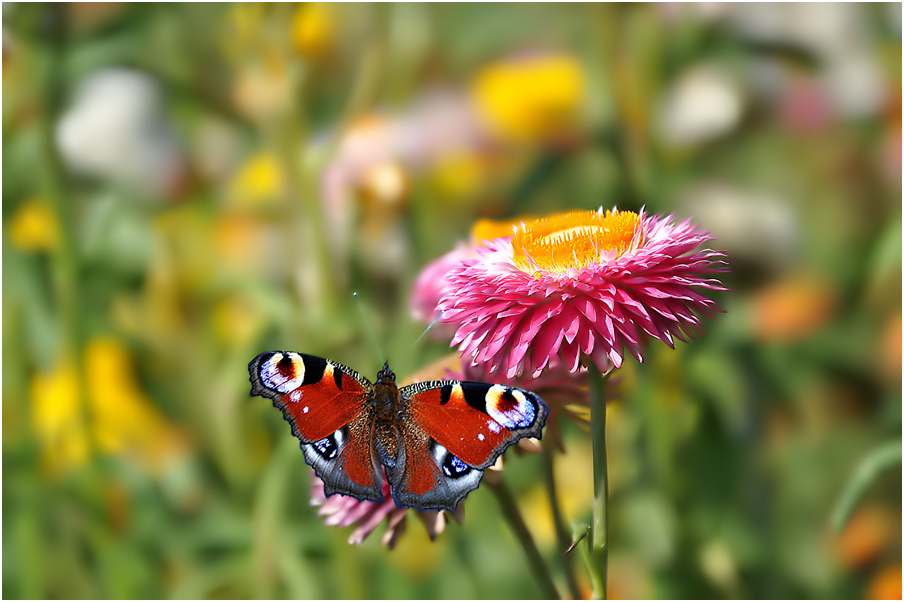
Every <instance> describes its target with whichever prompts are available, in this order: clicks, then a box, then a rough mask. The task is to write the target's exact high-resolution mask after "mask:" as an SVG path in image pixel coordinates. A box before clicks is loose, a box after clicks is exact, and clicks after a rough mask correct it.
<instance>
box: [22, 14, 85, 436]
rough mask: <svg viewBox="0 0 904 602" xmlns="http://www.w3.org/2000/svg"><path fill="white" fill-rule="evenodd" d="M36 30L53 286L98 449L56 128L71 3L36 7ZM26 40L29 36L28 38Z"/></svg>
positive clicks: (38, 118)
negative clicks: (54, 235) (55, 237)
mask: <svg viewBox="0 0 904 602" xmlns="http://www.w3.org/2000/svg"><path fill="white" fill-rule="evenodd" d="M30 9H31V10H30V13H29V17H30V19H29V21H30V22H29V23H28V24H27V25H28V27H29V29H30V30H31V33H33V34H36V35H34V37H33V38H32V39H33V40H35V47H33V52H32V53H31V58H32V63H33V64H32V73H33V74H34V77H35V87H34V90H33V94H34V99H35V123H36V126H37V131H38V144H39V148H40V153H41V157H42V159H43V161H42V163H43V165H44V167H45V170H46V171H45V176H46V177H45V178H44V194H45V195H46V199H47V202H48V203H49V204H50V206H51V208H52V209H53V212H54V214H55V215H56V216H57V219H58V222H59V224H58V225H59V244H58V245H57V247H56V248H55V249H54V251H53V255H52V266H53V267H52V269H53V287H54V292H55V294H56V299H55V301H56V308H57V311H58V315H59V318H60V321H61V331H62V333H63V335H62V336H63V342H62V354H61V356H62V357H63V358H71V361H72V365H73V367H74V369H75V374H76V393H77V397H78V399H79V400H80V402H81V403H80V404H79V407H80V410H81V412H82V416H81V418H82V420H83V424H84V425H85V427H86V432H87V433H88V437H87V440H88V444H89V445H91V446H92V447H93V440H92V437H91V433H92V432H93V429H91V428H90V426H89V425H90V424H91V423H90V411H91V410H90V407H89V406H90V404H88V401H87V395H86V392H85V379H84V357H83V355H84V354H83V347H84V333H83V332H82V327H81V324H82V321H81V319H80V317H81V316H80V310H81V303H80V301H81V292H80V290H79V276H80V272H81V266H80V262H79V249H78V245H77V244H76V234H75V221H76V220H75V214H74V211H73V207H72V199H71V198H70V197H69V190H68V178H67V176H66V169H65V167H64V166H63V161H62V159H61V158H60V155H59V152H58V151H57V146H56V138H55V135H54V126H55V125H56V119H57V114H58V113H59V101H60V99H62V98H64V94H63V90H62V82H63V81H65V78H64V76H63V60H64V57H65V45H66V29H67V28H66V6H65V5H63V4H51V3H41V4H33V5H31V6H30ZM23 39H24V38H23Z"/></svg>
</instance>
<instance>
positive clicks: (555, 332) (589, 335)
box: [438, 209, 726, 378]
mask: <svg viewBox="0 0 904 602" xmlns="http://www.w3.org/2000/svg"><path fill="white" fill-rule="evenodd" d="M711 238H712V237H711V236H710V235H709V234H708V233H705V232H702V231H700V230H698V229H697V228H696V227H695V226H693V225H692V224H691V223H690V222H689V221H687V220H686V221H683V222H681V223H679V224H677V225H676V224H673V223H672V219H671V217H662V216H649V215H647V214H645V213H644V212H643V211H642V212H641V213H640V214H639V215H638V214H636V213H633V212H629V211H618V210H617V209H614V210H612V211H606V212H605V213H604V212H603V210H602V209H600V210H599V211H586V212H572V213H565V214H559V215H554V216H551V217H547V218H542V219H538V220H535V221H532V222H530V223H527V224H524V223H522V224H521V225H520V226H519V227H517V228H516V229H515V232H514V234H513V235H512V236H511V237H510V238H498V239H495V240H492V241H485V242H484V243H483V246H482V247H481V248H479V249H478V250H477V252H478V257H477V258H476V259H470V260H464V261H462V262H461V263H460V264H459V265H458V266H457V267H455V268H453V269H452V271H451V272H450V273H448V274H447V275H446V279H447V280H448V281H449V283H450V284H449V286H448V287H446V289H445V290H444V293H445V296H444V297H443V298H442V299H441V300H440V302H439V304H438V309H440V310H442V311H443V312H444V315H443V321H444V322H449V323H452V324H454V325H455V327H456V333H455V337H454V338H453V340H452V345H453V346H454V345H458V346H459V350H460V352H461V354H462V356H463V357H470V358H471V361H472V363H474V364H481V363H488V364H489V372H490V373H495V372H496V371H498V370H503V371H504V372H505V374H506V376H507V377H508V378H513V377H515V376H517V375H520V374H521V373H522V372H523V371H524V370H525V369H527V371H528V373H530V374H533V375H534V376H536V375H539V374H540V373H541V372H542V371H543V369H544V368H546V366H547V365H548V364H549V363H550V361H551V360H552V359H553V358H555V357H559V358H560V359H561V361H562V362H563V363H564V364H565V366H566V368H567V369H568V370H570V371H572V372H574V371H577V370H578V367H579V366H580V364H581V358H582V357H584V358H585V359H586V358H588V357H589V358H590V359H591V360H592V361H593V362H594V363H595V364H596V366H597V367H598V368H599V369H600V371H602V372H604V373H605V372H608V371H609V370H611V369H612V368H613V367H619V366H621V364H622V361H623V359H624V350H625V349H627V350H628V352H630V353H631V355H633V356H634V357H635V358H637V360H638V361H643V357H644V347H645V345H646V344H647V341H648V339H649V337H653V338H657V339H660V340H662V341H663V342H665V343H666V344H668V345H669V346H670V347H674V339H678V340H680V341H684V340H685V336H687V337H693V335H694V334H696V333H698V332H699V331H700V326H701V320H700V318H701V317H706V318H711V317H713V312H721V309H719V306H718V305H717V304H716V303H715V302H714V301H713V300H711V299H709V298H707V297H706V296H704V294H703V292H705V291H707V290H725V288H724V287H723V286H722V284H721V283H720V282H719V281H718V280H717V279H715V278H713V277H712V276H714V275H715V274H716V273H718V272H723V271H725V269H726V268H725V262H724V261H721V258H722V257H723V254H722V253H721V252H718V251H713V250H710V249H699V250H696V251H695V249H697V247H698V246H700V245H701V244H702V243H704V242H706V241H708V240H711Z"/></svg>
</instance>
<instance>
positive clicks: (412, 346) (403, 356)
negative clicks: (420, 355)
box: [392, 312, 443, 372]
mask: <svg viewBox="0 0 904 602" xmlns="http://www.w3.org/2000/svg"><path fill="white" fill-rule="evenodd" d="M442 316H443V312H439V313H438V314H436V317H435V318H433V321H432V322H430V326H428V327H427V328H425V329H424V332H422V333H421V336H419V337H418V338H417V340H416V341H415V342H414V343H412V344H411V347H409V348H408V351H406V352H405V353H403V354H402V357H401V358H400V359H399V361H398V362H396V365H395V366H394V367H393V368H392V371H393V372H395V369H396V368H398V367H399V364H401V363H402V360H403V359H405V356H406V355H408V352H410V351H411V350H412V349H414V346H415V345H417V344H418V343H419V342H420V341H421V339H423V338H424V335H425V334H427V333H428V332H430V329H431V328H433V325H434V324H436V321H437V320H439V319H440V318H441V317H442Z"/></svg>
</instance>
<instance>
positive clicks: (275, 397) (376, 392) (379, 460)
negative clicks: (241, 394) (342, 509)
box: [248, 351, 549, 511]
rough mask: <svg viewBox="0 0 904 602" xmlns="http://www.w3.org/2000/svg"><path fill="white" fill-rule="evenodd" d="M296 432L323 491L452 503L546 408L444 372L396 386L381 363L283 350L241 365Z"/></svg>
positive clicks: (530, 397) (517, 393) (537, 423)
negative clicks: (368, 366)
mask: <svg viewBox="0 0 904 602" xmlns="http://www.w3.org/2000/svg"><path fill="white" fill-rule="evenodd" d="M248 368H249V372H250V374H251V394H252V395H260V396H263V397H268V398H270V399H271V400H272V401H273V405H274V406H276V407H277V408H279V409H280V410H281V411H282V412H283V416H284V417H285V419H286V421H287V422H289V424H290V425H291V426H292V433H293V434H294V435H295V436H296V437H298V439H299V441H300V442H301V449H302V451H303V452H304V457H305V461H306V462H307V463H308V464H310V465H311V466H312V467H313V468H314V471H315V473H316V474H317V476H318V477H320V479H321V480H322V481H323V485H324V493H325V494H326V495H332V494H336V493H339V494H342V495H349V496H352V497H355V498H358V499H360V500H370V501H374V502H379V501H382V499H383V493H382V485H383V475H384V474H385V477H386V480H387V481H388V483H389V485H390V487H391V490H392V495H393V498H394V500H395V502H396V504H397V505H399V506H409V507H412V508H416V509H419V510H427V509H444V510H450V511H454V510H455V508H456V507H457V506H458V503H459V502H460V501H461V500H462V499H463V498H464V497H465V496H466V495H467V494H468V493H469V492H470V491H472V490H474V489H476V488H477V486H478V485H479V483H480V479H481V478H482V477H483V471H484V470H485V469H487V468H488V467H490V466H492V465H493V463H495V461H496V459H497V458H498V457H499V456H500V455H501V454H502V453H503V452H504V451H505V449H506V448H508V447H509V446H510V445H513V444H514V443H516V442H517V441H518V440H520V439H522V438H524V437H537V438H539V437H540V436H541V433H542V428H543V425H544V423H545V422H546V418H547V416H548V415H549V408H548V407H547V406H546V404H544V403H543V401H542V400H541V399H540V398H539V397H537V396H536V395H535V394H533V393H531V392H530V391H526V390H524V389H518V388H515V387H508V386H505V385H493V384H489V383H475V382H468V381H456V380H443V381H429V382H420V383H415V384H413V385H408V386H406V387H402V388H399V387H398V385H397V384H396V382H395V379H396V377H395V373H394V372H393V371H392V370H391V369H390V368H389V366H388V365H386V364H384V366H383V369H382V370H380V372H379V373H378V374H377V379H376V382H374V383H371V382H370V381H368V380H367V379H365V378H363V377H361V376H360V375H358V373H356V372H355V371H354V370H351V369H350V368H348V367H347V366H344V365H342V364H339V363H336V362H332V361H330V360H326V359H323V358H319V357H316V356H312V355H306V354H301V353H295V352H291V351H269V352H266V353H262V354H260V355H259V356H257V357H256V358H255V359H254V360H253V361H252V362H251V364H250V365H249V367H248Z"/></svg>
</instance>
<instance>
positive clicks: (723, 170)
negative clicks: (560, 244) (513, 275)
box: [2, 3, 901, 599]
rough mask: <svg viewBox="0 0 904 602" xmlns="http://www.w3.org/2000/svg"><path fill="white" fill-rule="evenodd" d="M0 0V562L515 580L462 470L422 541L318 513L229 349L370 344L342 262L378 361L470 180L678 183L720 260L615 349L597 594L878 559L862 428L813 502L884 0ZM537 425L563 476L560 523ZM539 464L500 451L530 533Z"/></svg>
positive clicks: (889, 383) (869, 416)
mask: <svg viewBox="0 0 904 602" xmlns="http://www.w3.org/2000/svg"><path fill="white" fill-rule="evenodd" d="M783 10H790V11H800V12H790V13H782V12H780V11H783ZM770 11H771V12H770ZM806 11H812V12H806ZM3 17H4V32H3V80H4V81H3V83H4V84H5V86H4V92H3V100H4V102H3V145H4V151H5V152H4V153H3V159H2V160H3V170H4V176H5V177H4V178H3V255H2V268H3V327H4V328H3V351H4V353H3V358H2V362H3V366H2V367H3V375H4V376H3V493H2V496H3V506H2V507H3V510H2V511H3V519H4V520H3V524H4V529H3V534H2V538H3V552H4V554H3V596H4V597H12V598H45V597H65V598H96V597H104V598H106V597H115V598H210V597H235V598H244V597H293V598H450V599H452V598H454V599H463V598H475V597H480V598H532V597H537V596H538V593H537V589H536V586H535V583H534V581H533V578H532V575H531V574H530V570H529V567H528V565H527V562H526V560H525V559H524V557H523V554H522V551H521V550H520V549H519V548H518V546H517V543H516V541H515V539H514V538H513V536H512V535H511V534H510V533H509V532H508V531H507V530H506V528H505V527H504V525H503V523H502V521H501V520H500V515H499V510H498V507H497V505H496V503H495V501H494V500H492V499H491V497H492V496H489V495H487V492H486V491H483V489H480V490H478V491H476V492H474V493H472V494H471V495H470V496H469V498H468V501H467V503H466V504H465V506H466V518H465V521H464V524H463V525H461V526H459V525H457V524H454V523H453V524H451V525H449V526H448V528H447V529H446V531H445V532H444V533H442V534H441V535H440V536H439V538H438V540H437V541H436V542H433V543H431V542H430V541H429V539H428V538H427V536H426V533H425V532H424V530H423V529H422V528H421V526H420V525H419V524H418V522H417V521H411V520H409V521H408V525H407V532H406V533H405V534H404V535H403V536H402V537H401V538H400V541H399V545H398V547H397V548H396V549H395V550H393V551H392V552H388V551H387V550H385V549H384V548H382V547H380V546H379V535H380V533H381V529H382V527H380V528H378V530H377V531H378V532H377V533H376V534H375V535H373V536H372V537H371V538H370V539H368V540H367V541H366V542H365V543H364V544H363V545H361V546H358V547H352V546H349V545H347V543H346V541H345V540H346V538H347V537H348V532H349V529H339V528H333V527H327V526H325V525H323V524H322V521H321V520H320V519H319V518H318V517H317V515H316V512H315V510H314V509H313V508H311V507H310V506H309V504H308V490H309V471H308V469H307V467H306V465H305V464H304V462H303V459H302V456H301V454H300V452H299V450H298V447H297V442H296V441H295V440H294V439H293V438H292V437H291V436H290V434H289V429H288V427H287V426H286V425H285V424H284V423H283V421H282V419H281V417H280V416H279V413H278V412H275V411H274V410H272V408H270V407H269V404H268V403H263V402H261V400H259V399H250V398H248V397H247V391H248V386H249V385H248V380H247V363H248V361H249V360H250V359H251V358H253V357H254V356H255V355H256V354H257V353H259V352H261V351H263V350H266V349H294V350H298V351H304V352H308V353H313V354H316V355H321V356H326V357H330V358H333V359H335V360H337V361H341V362H343V363H345V364H347V365H350V366H352V367H353V368H355V369H356V370H358V371H360V372H362V373H364V374H366V375H368V376H373V375H374V373H375V371H376V369H377V368H378V364H379V362H378V354H377V352H376V350H375V349H374V348H373V345H372V343H371V342H370V339H369V335H368V334H367V332H366V328H365V327H364V325H363V324H362V321H361V319H360V317H359V315H358V310H357V309H356V308H355V306H354V304H353V302H352V297H351V293H352V291H357V292H358V293H359V295H360V296H361V297H362V299H363V302H364V305H365V310H366V311H367V313H368V315H369V316H370V319H371V321H372V322H373V323H374V328H375V331H376V336H377V339H378V341H379V343H380V345H381V347H382V349H383V353H384V354H385V355H387V356H388V358H390V361H391V359H392V358H399V357H401V355H402V353H404V351H405V350H406V349H407V348H408V346H409V345H410V344H411V342H412V341H414V340H415V339H416V338H417V336H418V334H420V331H421V330H422V328H423V326H422V325H421V324H417V323H415V322H414V321H412V320H411V319H410V318H409V308H408V302H409V288H410V285H411V283H412V281H413V280H414V278H415V277H416V276H417V274H418V273H419V271H420V270H421V269H422V268H423V267H424V266H425V265H426V264H427V263H428V262H429V261H431V260H433V259H434V258H436V257H438V256H440V255H441V254H443V253H445V252H447V251H449V250H450V249H452V248H453V246H454V245H455V244H456V242H458V241H461V240H465V239H466V238H467V237H468V232H469V230H470V228H471V226H472V225H473V224H474V222H475V221H476V220H477V219H478V218H481V217H490V218H511V217H517V216H521V215H543V214H548V213H552V212H556V211H562V210H567V209H573V208H596V207H598V206H600V205H603V206H605V207H611V206H613V205H618V206H619V207H620V208H623V209H632V210H638V209H640V207H641V206H645V207H646V208H647V210H648V211H650V212H661V213H675V214H676V216H677V217H679V218H682V219H683V218H684V217H690V216H692V217H693V218H694V220H695V221H697V222H699V223H701V224H702V225H703V227H705V228H707V229H710V230H711V231H712V232H713V233H714V234H715V236H716V237H717V240H716V243H715V246H716V247H718V248H724V249H726V250H727V251H728V255H729V263H730V265H731V267H732V272H731V274H729V275H728V276H727V277H726V283H727V285H728V286H729V287H731V289H732V291H731V292H729V293H726V294H724V295H721V296H720V299H719V300H720V302H721V303H722V304H723V305H724V307H725V308H726V309H727V314H725V315H724V316H722V317H720V318H719V319H718V320H716V321H714V322H712V323H711V324H709V325H708V326H707V334H706V336H705V337H704V338H702V339H701V340H698V341H696V342H693V343H691V344H688V345H679V347H678V348H677V349H676V350H675V351H672V350H668V349H665V348H656V347H654V348H651V349H650V354H649V358H648V360H647V362H646V363H645V364H643V365H641V366H636V365H629V366H627V367H626V368H625V369H624V371H625V372H627V373H628V376H627V378H626V384H625V386H624V387H623V389H624V391H623V393H622V399H621V401H620V402H619V403H618V405H617V407H616V408H615V410H614V411H613V417H612V418H610V425H609V427H610V428H609V438H610V454H611V458H610V463H611V464H610V471H611V480H612V483H611V487H612V499H611V504H610V505H611V511H612V516H611V518H610V525H611V531H612V533H611V535H610V541H611V546H612V551H611V562H612V565H611V568H610V575H611V581H612V582H611V593H612V595H613V596H615V597H626V598H631V597H640V598H643V597H666V598H668V597H673V598H711V597H740V598H848V597H850V598H857V597H864V596H867V595H878V594H877V592H879V593H883V592H884V593H886V594H887V593H888V591H889V590H888V587H889V585H888V584H889V583H890V584H891V594H892V595H895V593H896V595H897V596H898V597H899V596H900V564H901V539H900V530H901V529H900V526H901V493H900V492H901V480H900V476H899V474H900V473H899V470H900V464H898V466H897V467H893V468H891V469H889V470H887V471H884V472H881V473H877V474H876V476H875V478H874V479H872V480H870V482H869V483H866V484H865V485H864V486H863V487H862V488H860V489H859V491H860V494H859V495H858V496H857V499H856V500H853V501H852V502H851V506H850V511H851V518H850V520H849V521H848V523H847V525H846V526H845V527H844V529H843V530H842V531H841V533H835V532H834V531H833V530H832V528H831V527H832V525H831V517H832V512H833V509H834V504H835V503H836V502H837V501H838V499H839V497H840V496H841V495H842V492H844V491H849V489H848V488H849V487H851V486H852V485H851V479H852V478H854V475H855V474H856V469H857V466H859V465H860V463H861V462H863V461H865V460H866V459H867V458H868V457H869V455H870V454H871V453H873V451H874V450H875V449H877V448H879V447H880V446H892V448H894V446H896V445H898V446H899V445H900V438H901V205H900V203H899V201H900V198H901V171H900V167H901V165H900V163H901V150H900V149H901V137H900V136H901V104H900V102H901V101H900V99H901V81H900V73H901V29H900V20H901V19H900V7H899V6H898V8H894V7H893V6H892V5H869V6H860V5H832V6H829V5H821V4H816V5H808V7H796V8H791V9H784V8H779V7H776V6H759V7H753V6H748V7H743V8H734V7H728V6H725V7H706V6H702V5H700V6H696V5H694V6H680V7H679V6H675V5H630V6H614V5H594V6H584V5H581V6H574V5H566V6H559V5H555V6H553V5H492V4H491V5H436V6H434V5H429V6H428V5H421V4H406V5H395V4H390V5H380V6H375V5H320V4H305V5H279V6H272V5H248V4H243V5H206V4H205V5H201V4H186V5H155V4H149V5H125V4H103V5H101V4H91V3H84V4H78V3H77V4H74V5H69V6H66V7H62V6H60V7H51V6H49V5H30V6H26V5H13V6H6V5H5V6H4V13H3ZM550 55H551V56H555V57H559V58H558V59H557V60H556V61H552V62H551V63H550V64H553V65H560V67H548V66H547V67H544V66H543V65H545V64H546V63H544V62H543V61H544V59H543V57H545V56H550ZM538 57H539V58H538ZM561 57H564V59H562V58H561ZM852 57H853V58H852ZM855 59H856V60H855ZM112 68H117V69H127V70H128V71H125V72H123V71H121V70H120V71H117V72H112V76H111V72H110V71H109V70H110V69H112ZM574 69H577V70H578V73H579V76H578V77H579V78H580V79H579V82H578V84H577V85H573V84H574V80H573V77H574V75H573V70H574ZM98 73H101V74H106V75H105V76H106V79H105V80H104V81H103V83H102V84H98V83H97V82H98V81H100V80H98V79H95V80H93V81H94V82H95V83H94V84H93V85H94V86H95V88H94V90H100V92H95V93H94V95H93V96H92V95H91V94H90V93H89V91H88V88H86V82H88V81H90V79H89V77H90V76H96V75H97V74H98ZM123 73H126V76H123ZM136 73H137V74H139V75H140V76H141V77H140V78H139V79H138V80H137V81H138V82H139V83H135V82H136V80H135V79H134V78H133V79H129V78H130V77H131V76H130V75H128V74H131V75H134V74H136ZM493 73H497V74H500V75H497V77H499V78H501V80H497V81H503V82H511V83H505V84H504V85H503V86H501V87H499V88H494V87H493V86H489V87H486V88H485V87H481V86H478V85H477V84H476V83H475V82H478V81H481V80H480V77H481V76H483V77H489V75H488V74H493ZM142 78H144V79H142ZM506 78H508V79H506ZM519 78H520V79H519ZM846 78H847V79H846ZM140 82H144V83H140ZM519 82H520V83H519ZM527 84H530V85H527ZM522 86H523V87H522ZM486 90H490V92H486ZM494 90H495V91H494ZM562 90H572V92H571V93H570V94H565V95H563V94H560V93H559V92H561V91H562ZM488 95H489V96H488ZM436 99H440V100H441V101H442V102H434V101H435V100H436ZM682 99H684V100H682ZM682 102H684V103H685V104H683V105H682V104H681V103H682ZM431 103H432V104H431ZM443 103H445V104H443ZM499 107H501V110H502V113H501V114H502V115H504V116H505V117H504V119H502V120H500V119H499V118H497V119H496V120H495V121H494V120H493V117H492V116H493V114H494V111H495V114H496V115H499V114H500V113H499V111H500V108H499ZM687 107H690V108H694V107H698V108H699V107H703V109H702V110H700V111H697V112H694V111H691V110H690V109H688V108H687ZM679 109H681V110H680V111H679ZM98 115H99V117H98ZM675 115H677V116H678V117H675ZM92 116H93V117H92ZM670 119H676V120H677V122H676V123H677V125H676V124H675V123H672V122H670V121H669V120H670ZM444 126H448V127H445V128H444ZM678 126H680V128H679V129H674V128H676V127H678ZM670 127H671V128H672V129H669V128H670ZM670 131H671V132H675V131H678V132H682V136H684V137H683V138H681V137H679V138H676V137H675V135H674V134H672V135H671V137H670V135H669V134H668V132H670ZM418 135H420V136H421V137H420V138H418ZM446 343H447V341H437V340H434V341H433V342H432V343H427V342H422V343H421V344H420V347H419V348H418V349H417V350H416V351H415V352H414V353H413V354H412V355H411V356H409V358H408V359H406V361H405V363H404V364H403V365H402V366H400V368H399V370H400V372H401V373H402V374H403V375H405V374H409V373H413V372H415V371H416V370H417V369H419V368H422V367H423V366H425V365H427V364H428V363H429V362H430V361H432V360H434V359H437V358H439V357H441V356H442V355H443V354H444V353H446V351H447V350H446V349H445V347H446ZM117 401H118V402H119V403H117ZM565 432H566V440H565V442H566V448H567V451H568V453H567V454H565V455H562V456H559V457H557V460H556V472H557V474H558V477H559V489H560V496H561V497H562V505H563V510H564V513H565V517H566V519H567V520H569V521H570V520H572V519H575V520H582V521H584V522H589V521H590V494H589V493H587V486H589V483H590V463H589V458H588V457H587V456H588V454H589V451H588V449H589V448H588V446H587V439H588V438H587V436H586V434H585V433H583V432H581V431H580V430H579V429H577V428H574V427H572V426H571V425H567V424H566V425H565ZM510 455H513V454H510ZM542 470H543V469H542V462H541V458H539V457H536V456H527V455H525V456H520V457H517V458H515V457H513V458H511V459H509V461H507V463H506V470H505V473H504V474H505V477H506V480H507V482H508V483H509V485H510V487H511V488H512V489H513V490H514V491H515V492H516V495H517V496H518V497H519V500H520V501H521V502H522V512H523V513H524V514H525V517H526V519H527V521H528V523H529V526H531V527H532V529H533V530H534V535H535V537H536V538H537V541H538V544H539V545H540V548H541V551H542V552H543V553H544V554H545V555H546V557H547V559H549V560H551V559H552V558H553V556H554V554H555V553H556V552H555V550H556V543H555V533H554V530H553V528H552V524H551V522H550V519H549V515H548V514H549V510H548V505H547V502H546V501H545V498H544V496H543V478H542ZM858 487H859V485H858ZM551 564H552V565H553V566H557V564H556V563H554V562H552V563H551ZM895 571H897V572H895ZM889 575H890V576H891V577H889ZM895 575H897V582H896V585H897V588H898V589H897V592H895V591H894V587H895ZM557 578H559V579H560V580H561V581H562V583H564V579H562V578H561V575H558V576H557ZM582 584H583V585H582V586H583V587H585V588H586V581H585V580H584V581H582ZM562 589H563V591H564V588H562ZM587 591H588V592H589V590H587Z"/></svg>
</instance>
